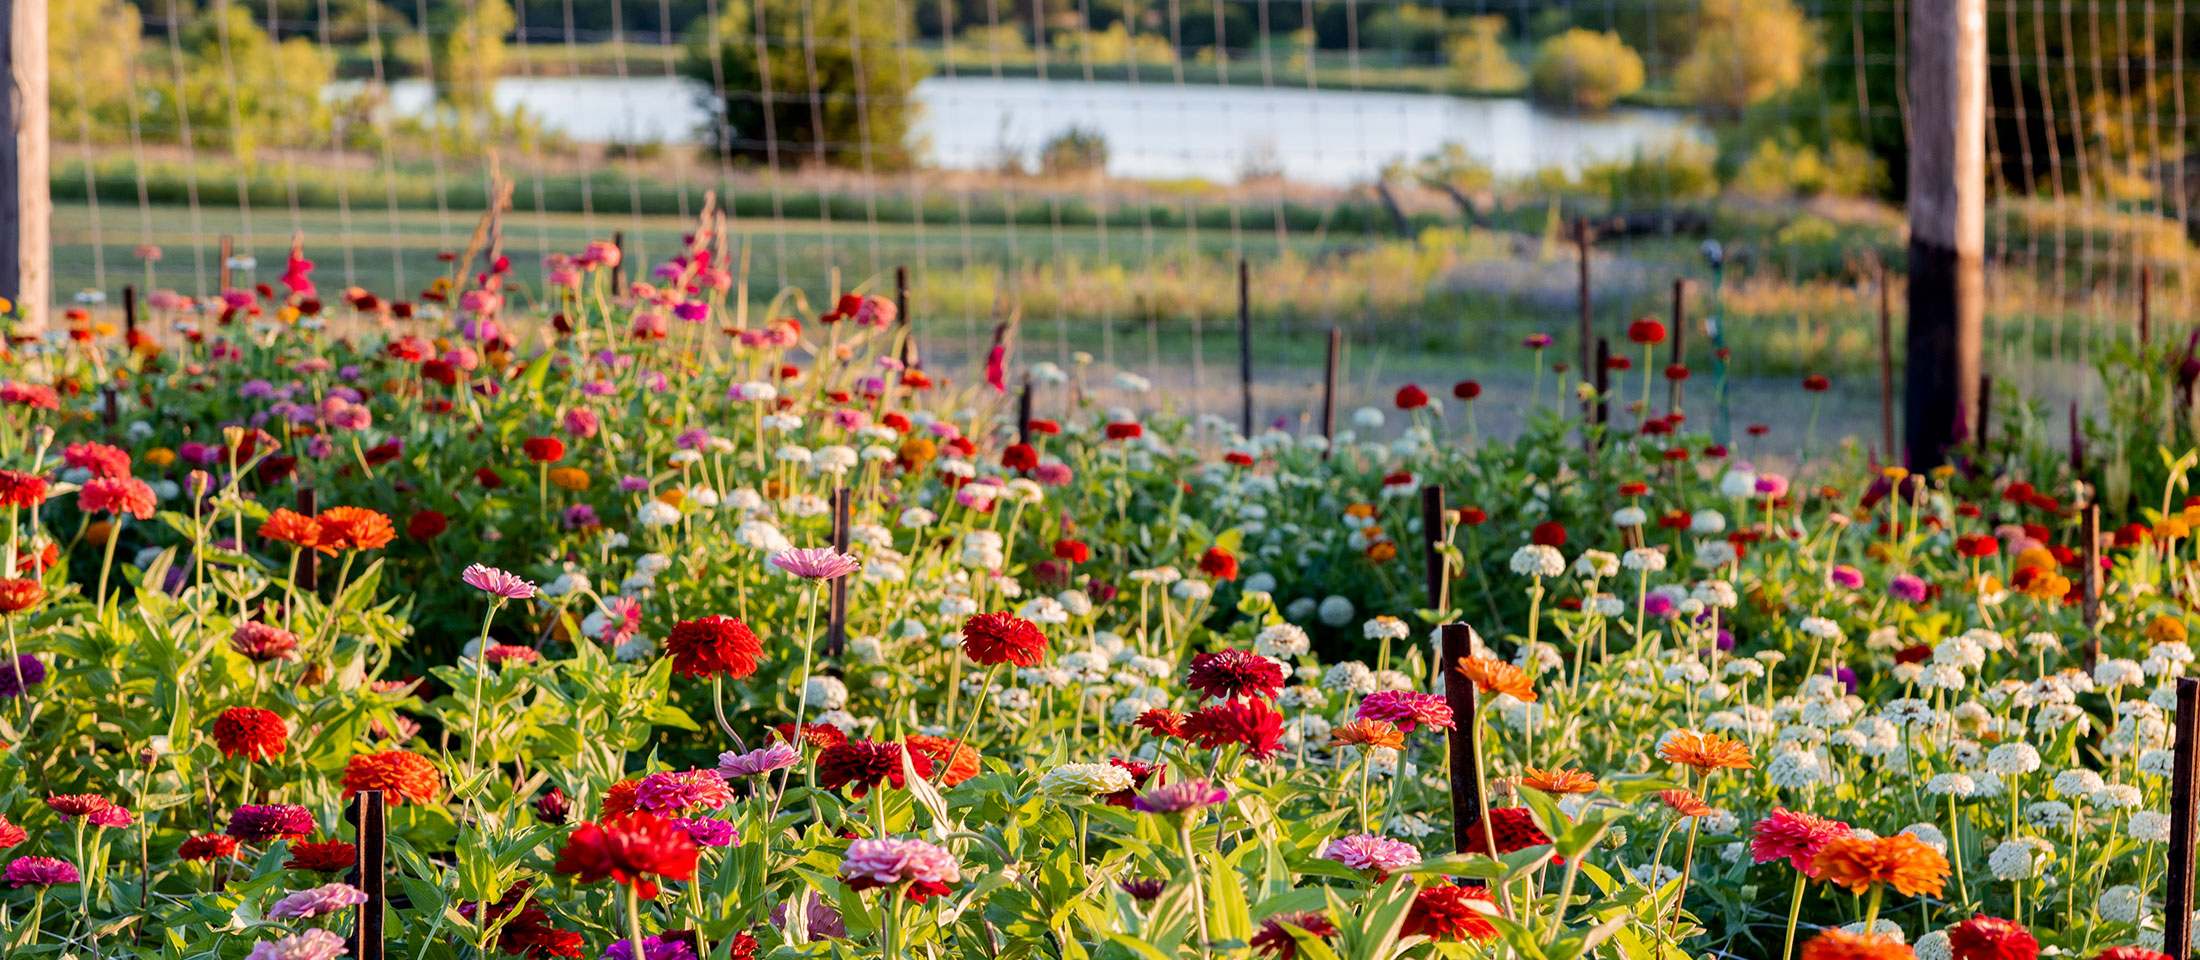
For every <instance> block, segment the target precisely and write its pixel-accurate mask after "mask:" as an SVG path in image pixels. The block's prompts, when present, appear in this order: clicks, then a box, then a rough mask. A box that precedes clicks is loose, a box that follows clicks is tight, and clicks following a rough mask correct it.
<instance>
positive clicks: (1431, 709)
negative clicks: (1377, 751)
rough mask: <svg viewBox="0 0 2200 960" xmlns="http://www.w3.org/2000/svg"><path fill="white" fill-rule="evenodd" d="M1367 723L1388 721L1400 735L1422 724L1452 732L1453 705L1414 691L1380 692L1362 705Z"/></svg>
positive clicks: (1362, 717) (1362, 714)
mask: <svg viewBox="0 0 2200 960" xmlns="http://www.w3.org/2000/svg"><path fill="white" fill-rule="evenodd" d="M1359 716H1360V718H1361V719H1364V720H1387V721H1389V722H1390V723H1391V724H1393V725H1395V726H1396V727H1397V728H1398V729H1399V730H1400V731H1402V732H1405V733H1412V732H1413V730H1414V728H1415V727H1416V726H1418V725H1419V724H1424V723H1425V724H1428V725H1429V726H1432V727H1436V728H1438V729H1441V730H1449V729H1451V728H1452V717H1451V705H1450V704H1447V703H1445V702H1444V698H1442V697H1439V696H1437V695H1435V694H1433V693H1417V692H1415V691H1412V690H1379V691H1376V692H1375V693H1371V694H1368V695H1367V699H1365V700H1362V701H1360V712H1359Z"/></svg>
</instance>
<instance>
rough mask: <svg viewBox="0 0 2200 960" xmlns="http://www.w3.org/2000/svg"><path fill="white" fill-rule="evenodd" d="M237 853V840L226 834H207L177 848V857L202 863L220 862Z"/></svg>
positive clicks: (193, 838)
mask: <svg viewBox="0 0 2200 960" xmlns="http://www.w3.org/2000/svg"><path fill="white" fill-rule="evenodd" d="M236 852H237V838H236V837H232V836H230V835H228V834H225V833H205V834H200V835H198V836H195V837H189V838H186V839H185V840H184V841H183V844H182V845H181V846H178V847H177V848H176V856H179V857H182V858H184V859H185V860H197V861H199V862H201V863H205V862H207V861H210V860H220V859H222V858H224V857H227V856H230V855H232V854H234V853H236Z"/></svg>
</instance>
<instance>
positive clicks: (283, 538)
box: [260, 507, 336, 554]
mask: <svg viewBox="0 0 2200 960" xmlns="http://www.w3.org/2000/svg"><path fill="white" fill-rule="evenodd" d="M260 536H261V537H262V538H263V539H267V540H272V541H274V542H276V543H287V544H290V545H291V546H294V547H299V548H301V549H305V550H320V551H322V552H323V553H330V554H333V553H335V552H336V548H335V547H333V546H323V545H322V543H321V525H320V524H319V523H316V522H314V519H313V518H312V517H309V516H306V515H305V514H302V513H296V512H293V511H291V510H289V509H287V508H283V507H277V508H275V512H274V513H271V514H268V515H267V522H266V523H263V524H260Z"/></svg>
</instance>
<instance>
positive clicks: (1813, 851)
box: [1749, 649, 1931, 878]
mask: <svg viewBox="0 0 2200 960" xmlns="http://www.w3.org/2000/svg"><path fill="white" fill-rule="evenodd" d="M1927 653H1928V655H1929V654H1930V653H1931V651H1930V650H1929V649H1928V650H1927ZM1848 835H1849V825H1848V824H1846V823H1842V822H1841V821H1839V820H1828V819H1826V818H1824V817H1820V816H1816V815H1813V814H1808V813H1799V812H1796V811H1793V810H1789V809H1787V808H1786V807H1774V808H1773V809H1772V815H1771V816H1769V817H1766V818H1764V819H1763V820H1759V821H1757V826H1756V828H1755V829H1754V830H1753V831H1752V836H1751V837H1750V840H1749V851H1750V855H1751V857H1752V858H1753V859H1755V860H1756V861H1757V862H1758V863H1770V862H1772V861H1774V860H1780V859H1785V860H1787V862H1788V864H1789V865H1791V866H1793V867H1794V868H1795V869H1797V870H1800V871H1802V872H1803V874H1804V875H1805V876H1809V877H1812V878H1816V877H1817V876H1818V873H1819V871H1818V866H1817V864H1816V863H1815V862H1814V861H1815V860H1816V859H1817V857H1818V851H1819V849H1820V848H1822V847H1824V846H1825V845H1826V841H1828V840H1832V839H1833V838H1835V837H1845V836H1848Z"/></svg>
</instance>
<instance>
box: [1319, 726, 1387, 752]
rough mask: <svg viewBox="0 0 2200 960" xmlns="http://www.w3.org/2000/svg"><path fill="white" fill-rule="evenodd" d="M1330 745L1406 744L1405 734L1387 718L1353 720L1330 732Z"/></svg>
mask: <svg viewBox="0 0 2200 960" xmlns="http://www.w3.org/2000/svg"><path fill="white" fill-rule="evenodd" d="M1329 733H1330V740H1329V745H1330V746H1332V747H1390V748H1392V749H1396V748H1398V747H1403V746H1405V745H1406V735H1405V733H1404V732H1403V731H1400V730H1399V729H1398V728H1397V727H1396V726H1395V725H1393V724H1392V723H1391V722H1390V721H1388V720H1354V721H1352V722H1350V723H1346V724H1342V725H1340V726H1338V727H1336V728H1335V729H1333V730H1331V731H1330V732H1329Z"/></svg>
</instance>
